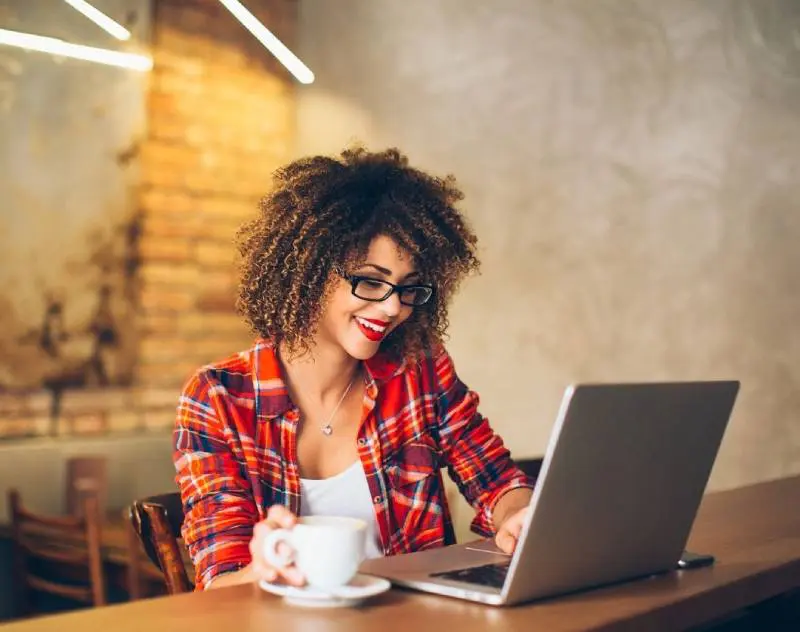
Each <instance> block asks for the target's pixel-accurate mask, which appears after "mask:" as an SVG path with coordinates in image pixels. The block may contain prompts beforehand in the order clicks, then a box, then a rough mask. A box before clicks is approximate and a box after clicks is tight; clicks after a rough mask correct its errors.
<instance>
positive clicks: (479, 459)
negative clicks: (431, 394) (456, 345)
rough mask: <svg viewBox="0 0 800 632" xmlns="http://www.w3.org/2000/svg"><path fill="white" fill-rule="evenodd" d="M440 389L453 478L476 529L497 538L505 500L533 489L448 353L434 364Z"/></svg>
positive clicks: (444, 445)
mask: <svg viewBox="0 0 800 632" xmlns="http://www.w3.org/2000/svg"><path fill="white" fill-rule="evenodd" d="M434 369H435V374H436V381H437V386H438V389H437V390H438V396H437V402H436V404H437V409H438V418H439V426H438V433H439V437H438V439H439V445H440V447H441V449H442V452H443V454H444V457H445V461H446V463H447V469H448V472H449V474H450V477H451V478H452V479H453V481H455V483H456V485H457V486H458V489H459V490H460V492H461V494H462V495H463V496H464V497H465V498H466V499H467V502H469V504H470V505H472V507H473V508H474V509H475V510H476V516H475V519H474V520H473V521H472V525H471V529H472V530H473V531H474V532H475V533H478V534H480V535H482V536H485V537H490V536H492V535H494V532H495V528H494V524H493V522H492V511H493V509H494V506H495V504H496V503H497V501H498V500H499V499H500V497H501V496H502V495H503V494H505V493H506V492H508V491H510V490H512V489H516V488H518V487H527V488H531V487H532V485H531V483H530V481H529V480H528V477H527V476H526V475H525V473H524V472H522V470H520V469H519V468H518V467H517V466H516V465H514V462H513V461H512V460H511V453H510V452H509V451H508V449H507V448H506V447H505V445H504V444H503V440H502V439H501V438H500V437H499V436H498V435H497V434H496V433H495V432H494V431H493V430H492V428H491V426H490V425H489V421H488V420H487V419H486V418H484V417H483V416H482V415H481V414H480V413H479V412H478V403H479V398H478V394H477V393H475V392H474V391H471V390H469V389H468V388H467V387H466V386H465V385H464V383H463V382H461V380H459V379H458V376H457V375H456V371H455V366H454V365H453V360H452V359H451V358H450V356H449V354H448V353H447V352H446V351H444V350H443V349H442V350H440V351H439V353H438V354H437V355H436V357H435V359H434Z"/></svg>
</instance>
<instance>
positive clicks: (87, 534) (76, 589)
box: [8, 489, 106, 615]
mask: <svg viewBox="0 0 800 632" xmlns="http://www.w3.org/2000/svg"><path fill="white" fill-rule="evenodd" d="M8 500H9V506H10V507H11V529H12V541H13V548H14V574H15V577H16V578H17V579H18V581H17V582H16V586H17V589H18V591H19V594H18V595H17V599H18V602H17V604H18V607H19V609H20V610H21V611H22V614H23V615H28V614H30V613H32V612H33V611H34V610H35V608H34V599H33V595H34V594H35V593H49V594H52V595H58V596H60V597H64V598H67V599H72V600H74V601H77V602H80V603H84V604H88V605H93V606H100V605H104V604H105V603H106V586H105V576H104V573H103V560H102V552H101V538H100V524H101V518H100V512H99V510H98V505H97V498H96V497H94V496H91V495H89V496H86V497H84V499H83V510H82V512H81V513H82V515H81V516H80V517H75V516H65V517H55V516H44V515H40V514H35V513H33V512H31V511H29V510H27V509H25V508H24V507H23V505H22V500H21V497H20V494H19V492H18V491H17V490H15V489H12V490H10V491H9V493H8Z"/></svg>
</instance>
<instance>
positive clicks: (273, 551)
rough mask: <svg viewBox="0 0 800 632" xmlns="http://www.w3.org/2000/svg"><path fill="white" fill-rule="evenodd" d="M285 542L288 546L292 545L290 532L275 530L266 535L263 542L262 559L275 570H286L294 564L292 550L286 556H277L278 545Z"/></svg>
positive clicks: (287, 530)
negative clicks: (264, 558)
mask: <svg viewBox="0 0 800 632" xmlns="http://www.w3.org/2000/svg"><path fill="white" fill-rule="evenodd" d="M281 542H285V543H286V544H288V545H289V546H291V545H292V532H291V531H290V530H289V529H275V530H274V531H270V532H269V533H268V534H267V538H266V540H264V557H266V558H267V562H269V564H270V565H271V566H272V567H273V568H277V569H282V568H286V567H287V566H289V565H290V564H292V562H294V549H292V551H291V552H290V553H289V554H288V555H279V554H278V545H279V544H280V543H281Z"/></svg>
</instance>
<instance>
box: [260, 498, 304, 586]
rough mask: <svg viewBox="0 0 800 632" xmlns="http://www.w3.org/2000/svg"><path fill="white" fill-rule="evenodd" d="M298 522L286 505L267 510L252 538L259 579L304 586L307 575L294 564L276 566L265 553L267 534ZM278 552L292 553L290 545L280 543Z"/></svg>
mask: <svg viewBox="0 0 800 632" xmlns="http://www.w3.org/2000/svg"><path fill="white" fill-rule="evenodd" d="M296 522H297V516H295V515H294V514H293V513H292V512H291V511H289V510H288V509H286V507H284V506H283V505H273V506H272V507H270V508H269V511H267V517H266V518H265V519H264V520H262V521H261V522H259V523H257V524H256V526H255V529H254V530H253V538H252V539H251V540H250V555H252V557H253V562H252V564H251V567H252V570H253V572H254V573H255V575H256V578H257V579H264V580H266V581H268V582H276V581H283V582H284V583H286V584H291V585H292V586H303V585H304V584H305V583H306V580H305V577H303V574H302V573H301V572H300V571H299V570H298V569H297V567H296V566H295V565H294V564H290V565H289V566H286V567H284V568H275V567H273V566H272V565H271V564H270V563H269V562H268V561H267V558H266V556H265V555H264V543H265V541H266V539H267V535H269V533H270V532H271V531H274V530H275V529H291V528H292V527H293V526H294V525H295V523H296ZM277 553H278V555H288V554H289V553H290V550H289V547H288V545H286V544H284V543H281V544H279V545H278V550H277Z"/></svg>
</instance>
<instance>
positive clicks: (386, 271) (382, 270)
mask: <svg viewBox="0 0 800 632" xmlns="http://www.w3.org/2000/svg"><path fill="white" fill-rule="evenodd" d="M362 268H373V269H375V270H377V271H378V272H379V273H381V274H382V275H383V276H387V277H388V276H392V271H391V270H390V269H389V268H384V267H383V266H379V265H378V264H376V263H365V264H363V265H361V266H359V268H358V269H359V270H361V269H362ZM418 276H419V272H417V271H416V270H414V271H413V272H409V273H408V274H407V275H405V276H404V277H403V280H404V281H406V280H408V279H411V278H413V277H418Z"/></svg>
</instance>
